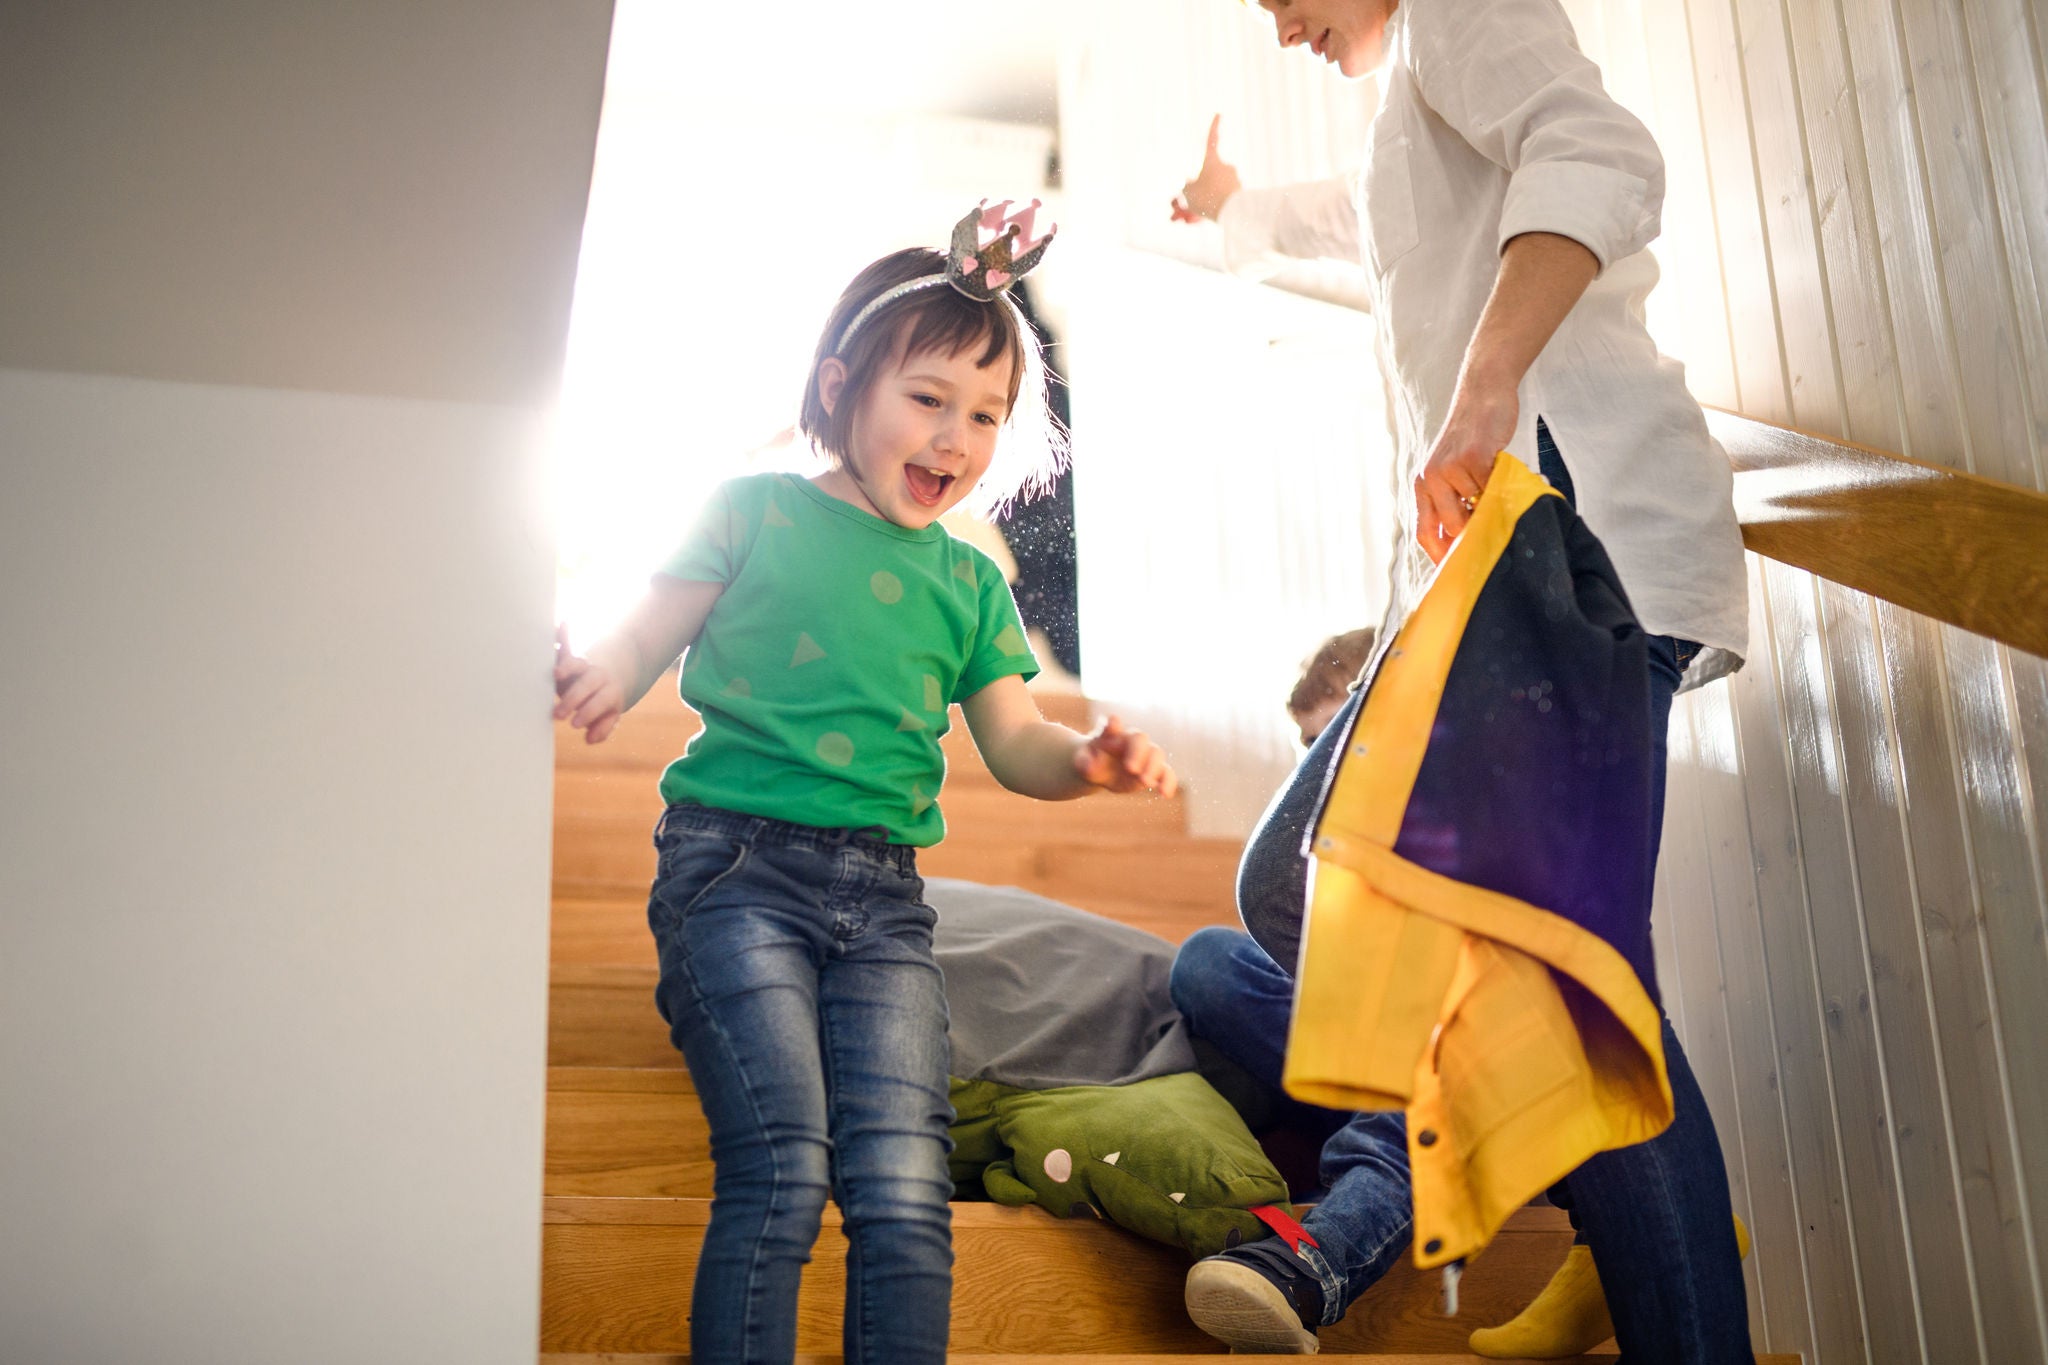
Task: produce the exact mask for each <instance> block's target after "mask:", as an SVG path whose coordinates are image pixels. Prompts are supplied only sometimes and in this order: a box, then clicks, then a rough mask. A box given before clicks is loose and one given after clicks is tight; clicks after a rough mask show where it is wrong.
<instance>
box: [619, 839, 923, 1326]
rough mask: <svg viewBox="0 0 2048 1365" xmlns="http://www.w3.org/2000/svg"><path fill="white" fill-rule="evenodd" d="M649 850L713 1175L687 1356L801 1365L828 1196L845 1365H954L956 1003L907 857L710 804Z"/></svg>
mask: <svg viewBox="0 0 2048 1365" xmlns="http://www.w3.org/2000/svg"><path fill="white" fill-rule="evenodd" d="M654 842H655V847H656V848H657V849H658V850H659V852H660V857H661V861H660V868H659V870H658V872H657V873H656V875H655V881H654V889H653V893H652V895H651V897H650V898H649V901H648V907H647V919H648V924H649V926H650V927H651V928H652V929H653V930H654V938H655V943H656V945H657V946H658V947H659V949H660V952H661V984H660V985H659V986H658V987H657V988H656V992H655V1001H656V1003H657V1005H659V1007H660V1009H661V1014H662V1018H664V1019H666V1020H667V1021H668V1024H669V1028H670V1033H671V1036H672V1037H673V1038H674V1040H675V1044H676V1046H677V1047H678V1048H679V1049H681V1051H682V1053H683V1056H684V1058H685V1059H686V1060H687V1061H688V1063H689V1067H690V1076H691V1079H692V1080H693V1081H694V1082H695V1084H696V1087H697V1097H698V1099H699V1101H700V1102H701V1103H702V1105H703V1108H704V1115H705V1117H706V1119H707V1120H709V1122H710V1126H711V1156H712V1160H713V1161H714V1162H715V1163H716V1168H717V1174H716V1177H715V1182H714V1187H713V1193H714V1196H715V1197H714V1199H713V1201H712V1205H711V1225H710V1228H709V1229H708V1230H707V1231H706V1233H705V1237H704V1249H703V1253H702V1255H701V1256H700V1258H699V1260H698V1262H697V1279H696V1286H695V1289H694V1291H693V1293H692V1297H691V1308H690V1359H691V1360H692V1361H695V1362H701V1363H702V1365H713V1362H717V1365H726V1363H727V1362H747V1363H748V1365H753V1362H786V1361H788V1360H790V1359H791V1358H792V1357H793V1356H794V1354H795V1352H796V1316H797V1283H798V1278H799V1276H800V1275H801V1273H802V1268H803V1266H804V1265H805V1263H806V1262H808V1261H809V1260H810V1256H811V1247H812V1244H813V1243H815V1242H816V1240H817V1237H818V1229H819V1224H820V1221H821V1218H822V1215H823V1213H824V1209H825V1196H826V1194H827V1192H828V1191H829V1192H830V1194H831V1196H832V1198H833V1200H834V1201H835V1202H837V1203H838V1205H839V1209H840V1212H841V1214H842V1215H843V1217H844V1222H845V1234H846V1239H847V1252H846V1330H845V1347H844V1349H845V1356H846V1360H847V1365H856V1362H859V1363H860V1365H899V1362H904V1363H913V1362H914V1363H917V1365H924V1363H926V1362H929V1365H941V1362H943V1361H944V1360H945V1356H946V1332H947V1324H948V1317H949V1313H950V1310H951V1302H950V1301H951V1294H952V1268H953V1249H952V1225H951V1215H950V1210H949V1208H948V1205H947V1200H948V1199H949V1198H951V1196H952V1190H953V1185H952V1181H951V1179H950V1178H949V1177H948V1175H947V1173H946V1156H947V1153H948V1152H949V1151H950V1150H951V1142H950V1140H949V1139H948V1137H947V1134H946V1128H947V1125H948V1124H949V1123H950V1122H951V1121H952V1108H951V1106H950V1105H949V1103H948V1101H947V1091H946V1067H947V1061H948V1056H947V1046H946V998H945V993H944V990H943V988H942V983H941V980H940V977H939V969H938V966H937V964H936V963H935V962H934V961H933V960H932V925H933V923H934V922H935V921H936V919H937V915H936V914H935V912H934V911H933V910H932V909H931V907H929V906H927V905H925V904H924V903H923V896H924V883H923V882H922V881H921V880H920V879H919V878H918V875H917V865H916V861H915V858H914V856H913V853H912V850H910V849H908V848H905V847H903V846H900V845H892V844H886V843H883V842H881V841H880V840H878V839H875V838H872V837H870V836H868V835H867V834H865V833H863V832H860V831H855V830H825V829H811V828H809V827H806V826H802V825H791V824H785V823H783V822H782V821H779V820H765V819H761V818H759V817H756V816H751V815H738V814H734V813H732V812H730V811H722V810H714V809H711V808H708V807H703V806H671V807H670V808H669V809H668V811H667V813H666V814H664V815H663V816H662V819H661V823H660V824H659V825H658V826H657V827H656V829H655V839H654Z"/></svg>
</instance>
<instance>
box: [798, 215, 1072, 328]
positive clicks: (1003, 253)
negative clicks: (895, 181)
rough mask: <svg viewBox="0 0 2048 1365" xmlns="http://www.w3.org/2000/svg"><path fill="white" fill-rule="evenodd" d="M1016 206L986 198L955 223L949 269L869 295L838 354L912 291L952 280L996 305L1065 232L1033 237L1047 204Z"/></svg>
mask: <svg viewBox="0 0 2048 1365" xmlns="http://www.w3.org/2000/svg"><path fill="white" fill-rule="evenodd" d="M1010 204H1011V201H1010V200H1008V199H1005V200H1004V201H1003V202H1002V203H1000V204H997V205H996V206H995V207H994V208H990V207H989V206H988V200H986V199H984V200H982V201H981V202H980V203H979V204H976V205H975V206H974V207H973V208H971V209H969V210H968V211H967V216H966V217H964V218H962V219H961V220H960V221H959V222H957V223H955V224H954V225H953V242H952V250H951V251H950V252H949V253H948V254H947V257H946V269H945V271H944V273H943V274H938V275H920V276H919V277H918V278H916V279H914V280H905V281H904V282H903V283H902V284H899V285H896V286H894V287H893V288H890V289H885V290H883V291H882V292H881V293H879V294H877V295H875V297H874V298H872V299H869V300H868V303H867V306H866V307H864V308H862V309H861V310H860V311H859V312H858V313H855V314H854V315H853V321H852V322H849V323H847V324H846V330H845V331H843V332H841V333H840V334H839V342H838V344H837V345H835V346H834V347H833V348H832V354H833V355H845V354H846V347H847V345H848V343H850V342H851V341H852V340H853V337H854V333H856V332H858V331H859V330H860V329H861V328H862V327H863V326H865V325H866V324H867V322H868V320H869V319H870V318H872V317H874V315H875V314H876V313H879V312H881V311H882V309H884V308H886V307H888V306H889V305H890V304H892V303H894V302H896V300H898V299H900V298H902V297H903V296H904V295H906V294H915V293H917V292H918V291H919V290H921V289H935V288H937V287H938V286H939V285H942V284H950V285H952V286H953V287H954V288H955V289H957V290H959V291H960V292H961V293H963V294H965V295H966V296H967V297H968V298H970V299H974V300H976V301H977V302H980V303H994V302H995V301H996V300H997V299H998V298H1000V297H1002V295H1003V293H1004V291H1005V290H1007V289H1008V288H1009V287H1010V286H1011V285H1013V284H1015V283H1016V282H1017V281H1018V280H1020V279H1022V278H1023V277H1024V276H1025V275H1026V274H1028V273H1029V272H1030V271H1031V269H1032V267H1034V266H1036V265H1037V264H1038V262H1039V260H1040V258H1041V257H1043V256H1044V255H1045V248H1046V247H1047V246H1048V245H1049V244H1050V243H1051V242H1052V239H1053V237H1054V235H1055V234H1057V233H1058V232H1059V229H1058V228H1057V227H1051V228H1047V229H1046V233H1045V236H1043V237H1038V238H1033V237H1032V235H1031V227H1032V223H1033V221H1034V220H1035V219H1036V218H1037V216H1038V210H1039V208H1040V207H1041V205H1040V204H1039V202H1038V200H1036V199H1034V200H1032V201H1031V204H1030V206H1029V207H1027V208H1026V209H1024V210H1023V211H1022V212H1021V213H1015V214H1013V213H1011V212H1010Z"/></svg>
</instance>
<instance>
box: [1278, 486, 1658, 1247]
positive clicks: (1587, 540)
mask: <svg viewBox="0 0 2048 1365" xmlns="http://www.w3.org/2000/svg"><path fill="white" fill-rule="evenodd" d="M1367 688H1368V690H1367V692H1366V696H1365V699H1364V701H1363V703H1362V705H1361V706H1360V708H1359V710H1358V712H1357V714H1356V716H1355V718H1354V720H1353V723H1352V728H1351V731H1350V733H1349V734H1348V735H1346V737H1345V742H1344V746H1343V750H1342V754H1341V756H1340V758H1339V759H1338V762H1337V764H1336V766H1335V768H1334V772H1333V776H1332V778H1331V781H1330V784H1329V787H1328V789H1327V791H1326V792H1325V794H1324V798H1323V805H1322V810H1321V814H1320V816H1319V818H1318V820H1317V822H1316V825H1315V827H1314V829H1313V831H1312V833H1311V834H1310V842H1309V852H1310V853H1311V854H1312V855H1313V857H1314V860H1315V861H1314V869H1315V870H1314V875H1313V877H1312V879H1311V891H1310V896H1309V907H1308V914H1307V919H1306V923H1305V925H1304V930H1303V940H1302V949H1301V961H1300V964H1299V969H1298V971H1297V973H1296V980H1297V987H1296V997H1295V1013H1294V1023H1293V1027H1292V1030H1291V1032H1290V1035H1289V1038H1288V1048H1287V1063H1286V1070H1285V1076H1284V1080H1285V1084H1286V1087H1287V1090H1288V1091H1289V1093H1291V1094H1293V1095H1294V1096H1295V1097H1296V1098H1298V1099H1302V1100H1307V1101H1309V1102H1310V1103H1313V1104H1320V1105H1325V1106H1328V1107H1331V1108H1336V1109H1405V1110H1406V1111H1407V1118H1408V1155H1409V1161H1410V1165H1411V1167H1412V1170H1413V1173H1414V1200H1415V1261H1416V1264H1417V1265H1418V1266H1421V1267H1423V1268H1428V1267H1432V1266H1437V1265H1443V1264H1446V1263H1449V1262H1452V1261H1457V1260H1462V1259H1464V1258H1465V1257H1467V1256H1469V1255H1471V1254H1473V1253H1475V1252H1477V1251H1478V1250H1479V1249H1480V1248H1482V1247H1483V1246H1484V1245H1485V1244H1486V1242H1487V1241H1488V1240H1489V1239H1490V1238H1491V1237H1492V1236H1493V1234H1494V1233H1495V1232H1497V1231H1498V1230H1499V1229H1500V1226H1501V1224H1502V1223H1503V1222H1505V1221H1506V1219H1507V1217H1508V1215H1509V1214H1511V1213H1512V1212H1514V1210H1515V1209H1517V1208H1519V1207H1520V1206H1521V1205H1523V1204H1525V1203H1527V1202H1528V1201H1529V1200H1530V1199H1531V1198H1533V1197H1534V1196H1535V1195H1536V1194H1538V1193H1540V1192H1541V1191H1543V1190H1544V1189H1546V1188H1548V1187H1549V1186H1550V1185H1552V1184H1554V1183H1555V1182H1556V1181H1558V1180H1559V1179H1560V1178H1561V1177H1563V1176H1564V1175H1565V1174H1566V1173H1568V1172H1569V1171H1571V1170H1572V1169H1573V1168H1574V1167H1576V1166H1577V1165H1579V1163H1580V1162H1582V1161H1584V1160H1585V1159H1586V1158H1587V1157H1589V1156H1591V1155H1593V1154H1594V1153H1596V1152H1600V1151H1604V1150H1607V1149H1609V1148H1613V1147H1621V1146H1626V1145H1628V1144H1630V1143H1636V1142H1642V1141H1644V1140H1646V1139H1648V1138H1652V1137H1655V1136H1656V1135H1657V1134H1658V1133H1660V1132H1662V1131H1663V1130H1664V1128H1665V1127H1666V1126H1667V1125H1668V1124H1669V1123H1670V1122H1671V1088H1670V1084H1669V1081H1668V1080H1667V1078H1666V1076H1665V1070H1664V1050H1663V1046H1662V1031H1661V1015H1660V1012H1659V1007H1658V1005H1657V1003H1656V998H1655V992H1656V984H1655V977H1654V969H1653V967H1652V963H1651V950H1650V929H1649V924H1650V886H1651V874H1652V871H1653V869H1652V863H1653V860H1654V849H1655V842H1654V838H1653V835H1654V831H1653V830H1652V829H1651V828H1650V782H1651V780H1652V777H1653V776H1654V775H1653V774H1652V773H1651V771H1650V763H1651V752H1652V751H1651V748H1650V743H1649V740H1650V735H1649V692H1648V664H1647V659H1646V642H1645V637H1644V634H1643V631H1642V628H1641V627H1640V626H1639V625H1638V624H1637V623H1636V620H1635V616H1634V614H1633V613H1632V612H1631V611H1630V609H1629V605H1628V599H1627V598H1626V597H1625V596H1624V595H1623V593H1622V590H1621V585H1620V582H1619V580H1618V579H1617V578H1616V577H1615V573H1614V568H1613V565H1611V564H1610V563H1609V562H1608V559H1607V554H1606V552H1605V551H1604V550H1603V549H1602V548H1601V547H1600V543H1599V542H1598V541H1597V540H1596V539H1594V537H1593V535H1592V533H1591V532H1590V531H1588V530H1587V529H1586V528H1585V526H1584V524H1583V523H1581V522H1580V521H1579V519H1578V517H1577V516H1576V515H1575V514H1574V513H1573V512H1572V510H1571V508H1570V507H1569V506H1568V505H1567V504H1566V503H1565V500H1564V499H1563V498H1561V497H1559V496H1558V495H1557V494H1556V493H1555V492H1553V491H1552V489H1551V488H1550V486H1549V485H1548V484H1547V483H1545V482H1544V481H1543V480H1542V479H1540V478H1538V477H1537V476H1536V475H1534V474H1532V473H1531V472H1530V471H1529V470H1528V468H1527V467H1526V466H1524V465H1523V464H1522V463H1521V462H1520V461H1518V460H1516V459H1515V458H1514V457H1512V456H1510V455H1507V454H1502V455H1501V456H1500V457H1499V458H1498V460H1497V461H1496V463H1495V466H1494V469H1493V473H1492V476H1491V478H1490V479H1489V481H1488V483H1487V486H1486V492H1485V495H1484V496H1483V497H1482V498H1480V500H1479V503H1478V506H1477V507H1476V508H1475V509H1474V511H1473V515H1472V519H1471V522H1470V523H1469V524H1468V525H1467V527H1466V528H1465V531H1464V532H1463V534H1462V535H1461V536H1460V537H1459V538H1458V541H1457V543H1456V545H1455V546H1453V548H1452V550H1451V552H1450V553H1449V554H1448V555H1446V556H1445V558H1444V561H1443V564H1442V565H1441V567H1440V568H1439V569H1438V572H1437V576H1436V579H1435V581H1434V582H1433V584H1432V585H1431V587H1430V589H1429V591H1428V593H1427V594H1426V595H1425V596H1424V597H1423V599H1422V601H1421V602H1420V603H1419V604H1418V605H1417V606H1416V608H1415V610H1414V612H1413V613H1412V614H1411V615H1410V616H1409V618H1408V619H1407V620H1406V621H1405V622H1404V623H1403V624H1402V625H1401V627H1400V630H1399V632H1398V633H1396V634H1395V635H1394V636H1393V637H1392V639H1391V640H1388V641H1386V642H1385V643H1384V644H1383V645H1382V648H1381V653H1380V655H1379V657H1378V658H1377V660H1376V661H1375V666H1374V668H1373V669H1372V671H1371V673H1370V679H1369V682H1368V684H1367Z"/></svg>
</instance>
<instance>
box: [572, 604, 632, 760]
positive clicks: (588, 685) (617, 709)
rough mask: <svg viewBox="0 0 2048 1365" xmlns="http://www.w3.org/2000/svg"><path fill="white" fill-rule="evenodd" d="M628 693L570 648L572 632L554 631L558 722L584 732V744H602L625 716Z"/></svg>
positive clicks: (613, 679)
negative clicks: (560, 721) (570, 633)
mask: <svg viewBox="0 0 2048 1365" xmlns="http://www.w3.org/2000/svg"><path fill="white" fill-rule="evenodd" d="M625 710H626V689H625V686H624V685H623V684H622V683H620V682H619V680H618V679H617V678H616V677H614V676H612V672H611V670H610V669H608V668H605V667H604V666H603V665H601V664H594V663H592V662H591V661H590V660H588V659H586V658H583V657H582V656H581V655H579V654H577V653H576V652H575V651H573V650H571V649H570V648H569V628H568V627H567V626H565V625H563V626H556V627H555V719H556V720H566V721H568V722H569V724H571V725H573V726H575V727H576V728H577V729H578V730H581V731H582V732H583V742H584V743H585V744H601V743H603V742H604V740H605V739H606V738H607V737H609V736H610V734H611V732H612V729H613V727H615V726H616V725H617V724H618V723H619V717H620V716H621V715H623V714H625Z"/></svg>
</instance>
